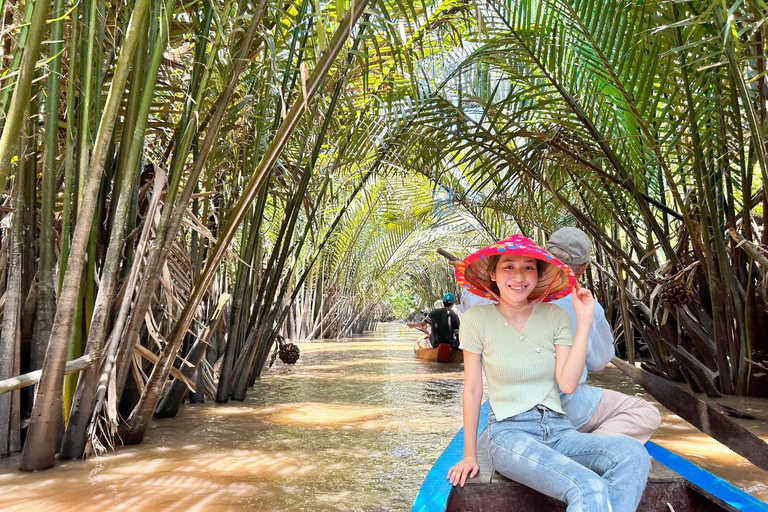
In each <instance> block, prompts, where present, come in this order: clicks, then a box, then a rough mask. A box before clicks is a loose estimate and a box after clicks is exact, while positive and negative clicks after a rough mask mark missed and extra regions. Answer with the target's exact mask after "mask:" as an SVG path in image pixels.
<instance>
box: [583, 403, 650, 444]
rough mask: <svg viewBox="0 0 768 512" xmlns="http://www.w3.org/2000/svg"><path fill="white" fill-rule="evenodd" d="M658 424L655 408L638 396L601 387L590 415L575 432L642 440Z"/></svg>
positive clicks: (648, 435) (644, 440) (645, 439)
mask: <svg viewBox="0 0 768 512" xmlns="http://www.w3.org/2000/svg"><path fill="white" fill-rule="evenodd" d="M660 424H661V415H660V414H659V411H658V409H656V407H654V406H653V405H652V404H650V403H648V402H646V401H645V400H643V399H641V398H637V397H634V396H629V395H625V394H624V393H619V392H617V391H613V390H610V389H605V390H603V398H602V399H601V400H600V403H599V404H597V407H596V408H595V412H594V413H593V414H592V417H591V418H590V419H589V421H587V422H586V423H585V424H584V425H582V426H581V427H580V428H579V432H584V433H593V434H604V435H611V436H616V435H620V436H627V437H631V438H633V439H637V440H638V441H640V442H641V443H643V444H645V442H646V441H648V439H650V437H651V434H653V433H654V432H655V431H656V429H657V428H658V427H659V425H660Z"/></svg>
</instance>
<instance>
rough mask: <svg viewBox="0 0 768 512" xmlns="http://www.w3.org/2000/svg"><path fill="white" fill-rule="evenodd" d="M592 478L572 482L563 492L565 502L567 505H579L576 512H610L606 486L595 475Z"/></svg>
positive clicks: (603, 481) (609, 498)
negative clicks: (596, 511)
mask: <svg viewBox="0 0 768 512" xmlns="http://www.w3.org/2000/svg"><path fill="white" fill-rule="evenodd" d="M593 475H594V476H588V477H582V478H579V479H578V480H577V481H575V482H574V485H572V486H570V487H569V488H568V490H567V491H566V492H565V496H564V497H565V500H564V501H565V502H566V503H567V504H569V505H571V504H579V505H580V507H576V509H577V510H583V511H585V512H587V511H594V510H598V511H602V510H606V511H607V510H610V508H609V506H610V505H609V503H610V501H611V496H610V492H609V488H608V484H607V483H606V481H605V480H603V479H602V478H600V477H599V476H598V475H597V474H594V473H593Z"/></svg>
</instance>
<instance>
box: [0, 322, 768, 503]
mask: <svg viewBox="0 0 768 512" xmlns="http://www.w3.org/2000/svg"><path fill="white" fill-rule="evenodd" d="M413 341H414V333H413V331H410V330H408V329H406V328H405V327H404V326H399V325H383V326H381V327H380V329H379V331H377V332H376V333H375V334H368V335H365V336H361V337H358V338H354V339H352V340H349V341H348V342H344V343H340V342H329V343H310V344H301V345H300V346H301V351H302V357H301V359H300V360H299V363H298V364H297V365H296V366H294V367H289V366H286V365H282V364H280V363H279V362H278V363H276V365H275V366H274V367H273V368H272V369H270V370H269V371H268V372H267V373H266V374H265V376H264V377H263V378H262V379H261V380H259V382H257V384H256V388H255V389H254V390H252V391H251V392H250V393H249V398H248V399H247V400H246V401H245V402H231V403H229V404H225V405H215V404H208V403H206V404H198V405H191V406H189V405H188V406H184V407H183V408H182V410H181V412H180V414H179V416H178V417H177V418H174V419H169V420H160V421H155V422H153V424H152V426H151V427H150V430H149V431H148V433H147V436H146V439H145V442H144V443H143V444H141V445H138V446H132V447H127V448H123V449H120V450H119V451H118V452H117V453H115V454H112V455H108V456H104V457H100V458H96V459H91V460H88V461H84V462H83V461H67V462H64V463H61V464H59V465H57V467H56V468H54V469H53V470H49V471H44V472H40V473H36V474H25V473H20V472H18V471H16V468H17V467H18V463H19V461H18V456H17V457H12V458H10V459H5V460H0V510H3V511H29V510H55V511H56V512H65V511H69V510H72V511H76V512H85V511H90V510H94V511H96V510H98V511H101V510H115V511H129V510H130V511H133V510H168V511H174V510H185V511H186V510H206V511H209V510H210V511H218V510H222V511H223V510H246V509H248V510H258V511H273V510H274V511H294V510H295V511H305V510H313V511H340V510H343V511H390V510H408V509H409V507H410V504H411V503H412V502H413V499H414V498H415V496H416V493H417V492H418V489H419V486H420V484H421V481H422V480H423V478H424V475H426V473H427V471H429V468H430V467H431V466H432V464H433V463H434V461H435V459H437V457H438V456H439V455H440V453H441V452H442V450H443V448H444V447H445V445H446V444H447V442H448V441H449V440H450V439H451V438H452V437H453V435H454V434H455V433H456V431H457V430H458V428H459V427H460V426H461V385H462V377H463V376H462V367H461V366H456V365H442V364H437V363H428V362H424V361H419V360H416V359H414V357H413V351H412V343H413ZM595 380H596V381H597V382H598V383H603V384H607V385H610V386H611V387H614V388H618V389H620V390H622V391H624V392H628V393H639V392H640V391H641V390H640V389H639V388H637V387H636V386H634V384H633V383H632V382H631V381H629V379H626V378H625V377H624V376H623V374H621V373H620V372H619V371H618V370H616V369H607V370H605V371H604V372H601V373H600V374H597V375H596V376H595ZM641 396H644V395H642V394H641ZM644 397H645V396H644ZM646 398H647V397H646ZM718 401H720V402H721V403H724V404H727V405H730V406H732V407H734V408H737V409H740V410H748V411H749V412H752V413H753V414H755V415H756V416H762V417H768V407H766V406H764V405H761V404H763V403H765V402H766V401H762V402H760V401H749V402H748V404H749V407H753V408H752V409H748V408H747V405H745V402H743V401H742V402H738V401H724V400H723V399H718ZM755 404H756V405H755ZM755 407H756V408H755ZM758 423H759V422H758ZM758 423H756V422H751V425H749V424H747V423H744V422H742V424H743V425H745V426H748V428H751V429H752V430H753V431H755V433H756V434H758V435H761V436H766V435H767V434H768V426H766V425H765V422H763V423H762V424H758ZM655 440H656V441H657V442H659V444H662V445H663V446H666V447H668V448H670V449H673V450H675V451H677V452H678V453H683V454H685V453H689V454H693V455H692V456H691V458H692V459H694V460H696V461H697V462H699V463H702V465H706V466H708V467H709V468H711V469H713V470H715V471H716V472H717V473H718V474H720V475H721V476H723V477H725V478H726V479H728V480H730V481H731V482H733V483H735V484H736V485H739V486H741V487H743V488H746V489H747V490H749V491H750V492H752V493H753V494H754V495H755V496H759V497H761V499H765V500H768V488H766V486H765V484H764V483H763V482H764V481H765V473H764V472H762V471H761V470H758V469H756V468H754V467H753V466H752V465H751V464H749V463H747V462H746V461H744V459H742V458H741V457H738V456H736V455H734V454H733V453H731V452H730V451H728V450H727V449H724V448H723V447H721V446H720V445H719V444H718V443H716V442H714V441H712V440H710V439H709V438H708V437H706V436H704V435H703V434H698V433H697V432H696V431H695V430H694V429H692V428H691V427H690V426H687V424H685V423H684V422H682V421H681V420H680V419H679V418H677V417H676V416H673V415H669V414H667V415H666V416H665V418H664V423H663V426H662V429H661V430H660V432H659V434H658V436H656V438H655Z"/></svg>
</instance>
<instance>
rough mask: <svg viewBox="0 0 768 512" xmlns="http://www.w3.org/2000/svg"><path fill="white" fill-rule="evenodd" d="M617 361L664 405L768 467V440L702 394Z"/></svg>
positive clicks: (749, 458)
mask: <svg viewBox="0 0 768 512" xmlns="http://www.w3.org/2000/svg"><path fill="white" fill-rule="evenodd" d="M612 362H613V364H614V365H615V366H616V367H617V368H618V369H619V370H621V371H622V372H624V373H625V374H627V375H628V376H629V377H631V378H632V380H634V381H635V382H637V383H638V384H640V385H641V386H642V387H643V389H645V390H646V391H647V392H648V393H650V394H651V396H653V397H654V398H655V399H656V400H658V401H659V403H660V404H661V405H663V406H664V407H666V408H667V409H669V410H670V411H672V412H673V413H675V414H677V415H678V416H680V417H681V418H683V419H684V420H685V421H687V422H688V423H690V424H691V425H693V426H694V427H696V428H697V429H699V430H700V431H702V432H704V433H705V434H707V435H709V436H711V437H713V438H714V439H716V440H718V441H720V442H721V443H723V444H724V445H725V446H727V447H728V448H730V449H731V450H733V451H734V452H736V453H738V454H739V455H741V456H742V457H744V458H745V459H747V460H748V461H750V462H751V463H752V464H754V465H755V466H757V467H759V468H762V469H764V470H766V471H768V443H766V442H765V441H763V440H762V439H760V438H759V437H757V436H756V435H755V434H753V433H752V432H750V431H749V430H747V429H746V428H744V427H742V426H741V425H737V424H736V423H734V422H732V421H731V420H729V419H728V418H727V417H726V416H725V415H723V414H720V413H719V412H718V411H716V410H715V409H713V408H712V407H710V406H708V405H707V404H706V403H704V402H702V401H701V400H699V399H698V398H696V397H695V396H693V395H690V394H689V393H687V392H685V391H684V390H682V389H680V388H678V387H677V386H676V385H675V384H674V383H672V382H669V381H667V380H664V379H662V378H659V377H657V376H655V375H652V374H650V373H648V372H646V371H643V370H641V369H639V368H635V367H634V366H632V365H630V364H628V363H627V362H625V361H622V360H621V359H619V358H618V357H614V358H613V361H612Z"/></svg>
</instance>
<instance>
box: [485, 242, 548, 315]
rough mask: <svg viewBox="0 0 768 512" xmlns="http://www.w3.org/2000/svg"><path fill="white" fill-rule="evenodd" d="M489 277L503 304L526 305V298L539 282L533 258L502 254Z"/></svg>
mask: <svg viewBox="0 0 768 512" xmlns="http://www.w3.org/2000/svg"><path fill="white" fill-rule="evenodd" d="M490 277H491V280H493V281H496V285H497V286H498V287H499V295H500V296H501V298H502V299H503V300H504V301H505V302H508V303H510V304H519V303H526V304H527V303H528V296H529V295H530V294H531V292H532V291H533V289H534V288H535V287H536V283H537V282H538V280H539V271H538V268H537V266H536V260H535V259H534V258H530V257H528V256H517V255H514V254H503V255H502V256H501V257H500V258H499V261H498V262H497V263H496V268H495V269H494V271H493V272H491V276H490Z"/></svg>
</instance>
